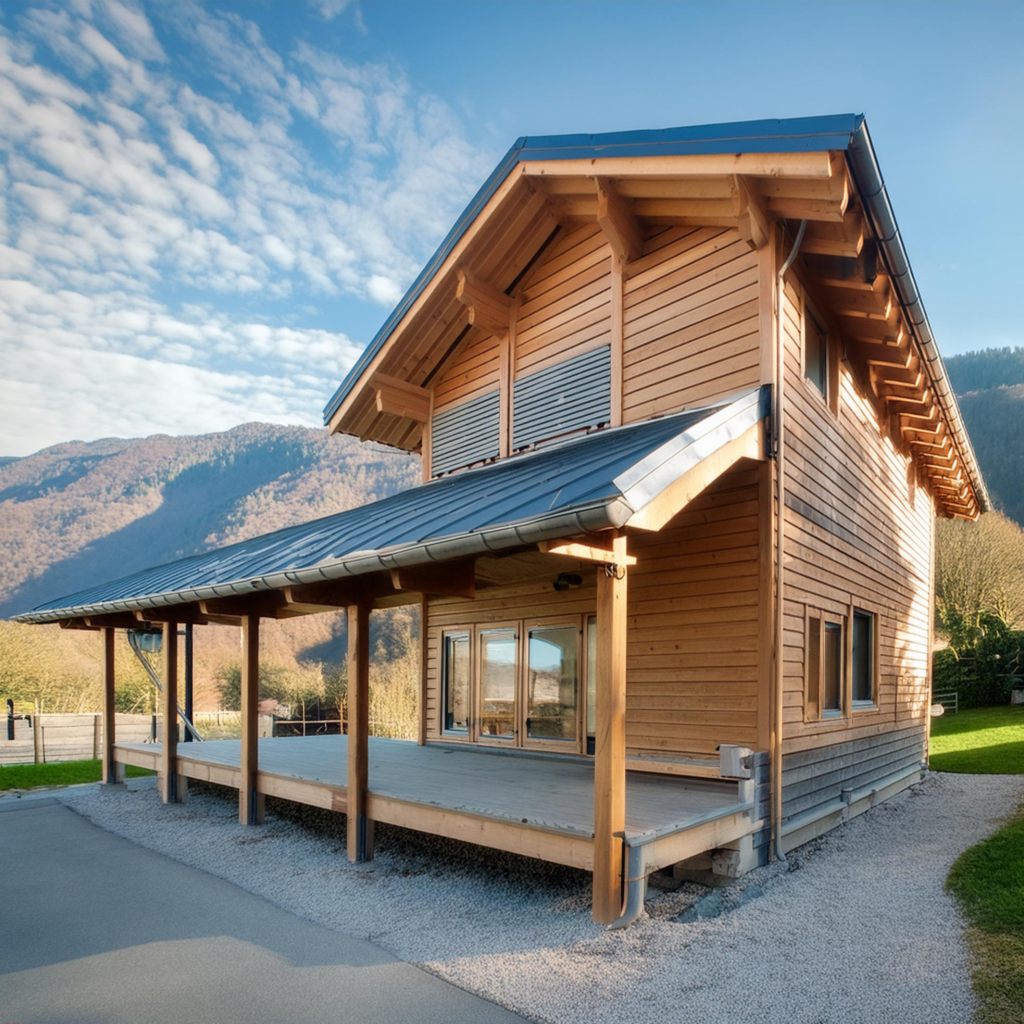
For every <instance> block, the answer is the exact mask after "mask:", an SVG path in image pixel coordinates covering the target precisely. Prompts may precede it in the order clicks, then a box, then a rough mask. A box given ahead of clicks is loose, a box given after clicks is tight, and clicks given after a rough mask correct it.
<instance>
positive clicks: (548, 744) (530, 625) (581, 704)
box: [519, 613, 594, 754]
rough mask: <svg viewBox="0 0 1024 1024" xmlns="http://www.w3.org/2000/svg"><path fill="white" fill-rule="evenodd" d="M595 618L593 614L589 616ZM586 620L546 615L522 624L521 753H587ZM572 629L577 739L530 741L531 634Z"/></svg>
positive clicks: (578, 616) (574, 616) (524, 621)
mask: <svg viewBox="0 0 1024 1024" xmlns="http://www.w3.org/2000/svg"><path fill="white" fill-rule="evenodd" d="M589 614H594V613H589ZM585 618H586V616H584V615H581V614H575V615H574V614H568V615H545V616H541V617H538V618H534V619H524V620H523V622H522V654H521V656H520V657H521V660H522V672H521V688H520V693H521V695H522V699H521V700H520V702H519V729H520V736H521V741H520V744H519V747H520V749H522V750H549V751H557V752H560V753H563V754H579V753H581V752H583V751H585V750H586V737H585V736H584V735H583V730H584V729H586V690H585V689H584V687H585V685H586V667H585V666H584V665H583V661H584V660H585V658H586V651H584V650H583V628H584V619H585ZM559 628H571V629H574V630H575V631H576V736H575V738H574V739H573V740H555V739H537V738H535V739H531V738H530V733H529V730H528V729H527V727H526V719H527V718H529V715H528V714H527V712H528V711H529V705H530V694H529V685H530V681H529V670H530V632H531V631H532V630H535V629H559Z"/></svg>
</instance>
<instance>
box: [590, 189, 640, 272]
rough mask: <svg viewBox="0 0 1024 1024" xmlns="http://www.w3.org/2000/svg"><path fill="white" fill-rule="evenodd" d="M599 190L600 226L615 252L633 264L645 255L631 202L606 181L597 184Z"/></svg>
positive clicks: (598, 211)
mask: <svg viewBox="0 0 1024 1024" xmlns="http://www.w3.org/2000/svg"><path fill="white" fill-rule="evenodd" d="M595 184H596V186H597V223H598V227H600V228H601V230H602V231H603V232H604V237H605V238H606V239H607V240H608V244H609V245H610V246H611V248H612V252H613V253H615V255H616V256H618V258H619V259H620V260H622V262H623V263H631V262H632V261H633V260H637V259H639V258H640V257H641V256H642V255H643V253H644V236H643V232H642V231H641V229H640V224H639V222H638V221H637V219H636V217H634V216H633V212H632V210H631V209H630V206H629V201H628V200H625V199H623V198H622V197H621V196H620V195H618V193H616V192H615V190H614V188H613V187H612V185H611V183H610V182H609V181H608V180H607V179H605V178H597V179H596V180H595Z"/></svg>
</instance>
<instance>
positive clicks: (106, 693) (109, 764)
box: [102, 626, 124, 786]
mask: <svg viewBox="0 0 1024 1024" xmlns="http://www.w3.org/2000/svg"><path fill="white" fill-rule="evenodd" d="M115 636H116V634H115V633H114V630H113V627H111V626H104V627H103V779H102V781H103V783H104V784H105V785H108V786H116V785H117V784H118V783H119V782H124V766H123V765H119V764H118V763H117V761H116V760H114V741H115V737H114V729H115V721H114V719H115V715H116V714H117V706H116V704H115V701H114V681H115V680H114V638H115Z"/></svg>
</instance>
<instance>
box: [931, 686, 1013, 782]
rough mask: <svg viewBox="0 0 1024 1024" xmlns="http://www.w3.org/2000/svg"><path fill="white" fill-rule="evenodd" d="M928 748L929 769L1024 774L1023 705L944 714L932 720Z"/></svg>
mask: <svg viewBox="0 0 1024 1024" xmlns="http://www.w3.org/2000/svg"><path fill="white" fill-rule="evenodd" d="M930 747H931V756H930V758H929V764H930V766H931V768H932V770H933V771H937V772H967V773H969V774H971V775H1024V705H1021V704H1006V705H1003V706H1001V707H996V708H971V709H970V710H968V711H961V712H960V713H959V714H956V715H954V714H949V713H947V714H945V715H943V716H942V717H941V718H936V719H935V720H934V721H933V722H932V739H931V744H930Z"/></svg>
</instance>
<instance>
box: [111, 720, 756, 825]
mask: <svg viewBox="0 0 1024 1024" xmlns="http://www.w3.org/2000/svg"><path fill="white" fill-rule="evenodd" d="M346 743H347V737H345V736H305V737H301V736H300V737H289V738H280V739H261V740H260V741H259V768H260V771H261V772H266V773H269V774H273V775H280V776H284V777H289V778H297V779H303V780H306V781H309V782H316V783H321V784H323V785H326V786H331V787H335V788H343V787H344V786H345V782H346V752H347V751H346ZM118 746H119V747H129V748H134V749H139V750H145V751H147V752H150V753H152V752H153V751H154V747H153V745H152V744H127V743H126V744H118ZM240 747H241V744H240V741H239V740H208V741H206V742H204V743H201V744H189V745H185V744H181V745H179V747H178V757H179V759H181V760H191V761H196V762H200V763H207V764H216V765H224V766H227V767H230V768H237V767H238V766H239V755H240ZM369 790H370V792H371V793H372V794H377V795H380V796H386V797H390V798H393V799H396V800H405V801H409V802H411V803H416V804H423V805H427V806H430V807H436V808H442V809H445V810H452V811H458V812H463V813H467V814H474V815H480V816H483V817H487V818H495V819H498V820H501V821H507V822H513V823H516V824H525V825H532V826H535V827H538V828H544V829H549V830H553V831H556V832H560V833H563V834H566V835H575V836H582V837H586V838H588V839H589V838H591V837H592V836H593V832H594V770H593V766H592V764H591V763H590V762H588V761H583V760H581V759H580V760H577V759H570V758H561V757H557V756H554V757H531V756H521V755H517V754H515V753H505V752H501V751H491V750H483V749H480V748H469V747H458V746H444V745H440V744H427V745H426V746H423V747H421V746H418V745H417V744H415V743H410V742H406V741H403V740H387V739H377V738H373V739H371V740H370V756H369ZM740 806H741V805H740V804H739V798H738V793H737V787H736V784H735V783H734V782H727V781H722V780H712V779H689V778H681V777H679V776H668V775H666V776H659V775H653V774H640V773H635V772H630V773H629V774H628V775H627V781H626V836H627V840H629V841H630V842H631V843H636V842H643V841H645V840H647V839H650V838H654V837H655V836H661V835H665V834H666V833H670V832H676V831H682V830H685V829H687V828H690V827H692V826H694V825H696V824H698V823H700V822H702V821H705V820H707V819H708V818H713V817H717V816H719V815H725V814H728V813H730V812H731V811H734V810H737V809H739V808H740Z"/></svg>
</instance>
